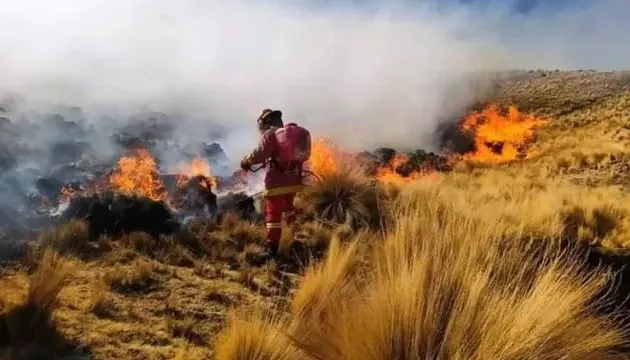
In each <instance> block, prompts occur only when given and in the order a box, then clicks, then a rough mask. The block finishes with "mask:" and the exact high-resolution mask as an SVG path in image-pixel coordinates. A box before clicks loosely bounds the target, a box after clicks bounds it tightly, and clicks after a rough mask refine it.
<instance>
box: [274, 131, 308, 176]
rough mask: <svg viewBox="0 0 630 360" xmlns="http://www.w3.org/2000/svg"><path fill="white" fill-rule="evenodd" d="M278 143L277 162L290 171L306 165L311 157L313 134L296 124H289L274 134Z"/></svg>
mask: <svg viewBox="0 0 630 360" xmlns="http://www.w3.org/2000/svg"><path fill="white" fill-rule="evenodd" d="M274 134H275V136H276V141H277V143H278V151H277V153H276V156H275V160H276V162H277V163H278V165H280V166H281V167H282V168H285V169H287V170H288V169H290V168H293V167H295V166H299V165H302V164H304V163H305V162H306V161H308V160H309V158H310V157H311V134H310V132H309V131H308V130H306V129H305V128H303V127H301V126H298V125H297V124H295V123H289V124H287V125H286V126H284V127H281V128H279V129H277V130H276V131H275V132H274Z"/></svg>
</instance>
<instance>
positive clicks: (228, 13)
mask: <svg viewBox="0 0 630 360" xmlns="http://www.w3.org/2000/svg"><path fill="white" fill-rule="evenodd" d="M627 14H630V1H628V0H574V1H568V0H547V1H543V0H538V1H536V2H535V3H534V2H533V0H503V1H502V0H439V1H437V0H386V1H376V0H361V1H359V0H354V1H352V0H348V1H342V0H335V1H322V0H318V1H315V0H256V1H253V0H179V1H169V0H90V1H84V0H58V1H56V2H55V3H54V6H53V5H51V2H50V1H48V0H21V1H15V0H0V79H2V81H0V93H19V94H22V95H23V96H25V97H26V98H28V99H30V100H31V101H33V102H37V103H39V102H43V103H55V102H62V103H68V104H74V105H77V106H81V107H82V108H83V109H85V110H86V111H88V110H89V111H90V112H91V114H92V115H91V116H92V117H93V118H94V119H95V120H94V121H99V120H96V119H99V116H98V115H102V114H112V113H119V112H122V113H124V112H125V111H137V110H138V109H151V110H155V111H164V112H169V113H177V114H181V115H182V117H183V120H182V121H181V126H180V127H179V133H178V134H179V135H178V136H180V139H179V140H181V141H198V140H202V139H204V138H205V137H207V136H208V135H207V134H208V133H209V132H210V131H211V129H212V128H213V127H216V126H217V124H219V123H220V124H221V125H228V126H229V127H230V128H232V129H233V131H232V136H231V137H230V138H229V139H227V140H226V142H227V144H226V147H227V148H228V151H229V153H230V154H234V156H235V157H238V156H240V155H242V154H245V153H246V151H248V150H250V148H251V146H252V144H253V143H255V141H256V136H257V134H256V131H255V128H254V126H253V123H254V121H255V118H256V116H258V114H259V113H260V111H261V110H262V109H263V108H267V107H269V108H276V109H281V110H283V113H284V114H285V117H286V118H287V119H288V120H291V121H296V122H298V123H301V124H304V125H305V126H307V127H308V128H309V129H312V131H313V132H314V133H316V134H320V135H325V136H328V137H331V138H333V139H334V140H336V141H338V142H340V143H343V145H345V146H347V147H350V148H357V149H359V148H374V147H376V146H385V145H388V146H395V147H415V148H418V147H422V148H427V149H432V148H435V146H436V144H435V136H434V130H435V128H436V127H437V126H438V125H439V124H440V123H441V122H443V121H444V119H448V118H450V117H453V116H458V115H460V114H461V112H462V110H463V109H466V108H467V106H468V105H470V103H471V102H474V101H475V100H478V98H479V97H482V96H483V94H484V92H485V91H486V90H487V89H488V86H489V81H490V79H489V78H487V77H484V76H480V75H479V74H481V73H487V72H491V71H494V70H505V69H538V68H544V69H593V68H594V69H600V70H612V69H624V68H630V47H628V46H627V44H628V42H629V40H630V22H628V21H627V20H626V18H627ZM288 120H287V121H288ZM348 134H351V135H350V136H349V135H348Z"/></svg>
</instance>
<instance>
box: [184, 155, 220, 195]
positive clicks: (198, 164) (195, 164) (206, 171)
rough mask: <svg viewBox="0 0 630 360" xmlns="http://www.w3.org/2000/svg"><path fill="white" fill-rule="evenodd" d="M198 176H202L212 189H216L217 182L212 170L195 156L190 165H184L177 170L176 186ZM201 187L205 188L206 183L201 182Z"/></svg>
mask: <svg viewBox="0 0 630 360" xmlns="http://www.w3.org/2000/svg"><path fill="white" fill-rule="evenodd" d="M198 175H202V176H204V177H205V178H206V179H208V181H209V183H210V186H211V187H212V189H216V188H217V180H216V178H215V177H214V175H213V174H212V169H211V168H210V165H209V164H208V163H207V162H206V161H205V160H204V159H202V158H201V156H199V155H197V156H196V157H195V158H194V159H193V160H192V161H191V162H190V163H188V164H185V165H184V166H182V167H181V168H180V169H179V176H178V177H177V186H179V187H181V186H183V185H184V184H185V183H186V182H187V181H188V180H189V179H191V178H193V177H195V176H198ZM201 186H203V187H205V186H206V183H205V182H202V183H201ZM212 189H210V190H212Z"/></svg>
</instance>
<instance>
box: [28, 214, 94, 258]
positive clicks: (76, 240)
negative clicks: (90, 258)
mask: <svg viewBox="0 0 630 360" xmlns="http://www.w3.org/2000/svg"><path fill="white" fill-rule="evenodd" d="M89 241H90V229H89V226H88V224H87V223H86V222H85V221H82V220H76V219H72V220H70V221H69V222H67V223H65V224H63V225H60V226H58V227H55V228H53V229H50V230H48V231H45V232H43V233H42V234H41V235H40V237H39V246H40V247H42V248H51V249H54V250H56V251H58V252H60V253H64V254H66V253H68V254H70V253H73V254H74V253H79V252H82V251H83V250H85V249H86V248H87V246H88V242H89Z"/></svg>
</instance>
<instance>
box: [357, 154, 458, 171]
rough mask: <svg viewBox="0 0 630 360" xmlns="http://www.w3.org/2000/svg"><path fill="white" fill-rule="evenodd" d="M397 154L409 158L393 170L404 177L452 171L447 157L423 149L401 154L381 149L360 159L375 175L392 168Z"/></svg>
mask: <svg viewBox="0 0 630 360" xmlns="http://www.w3.org/2000/svg"><path fill="white" fill-rule="evenodd" d="M397 154H404V155H405V157H406V158H407V160H406V161H405V162H403V163H401V164H397V165H396V167H395V168H392V170H393V171H395V172H396V173H397V174H398V175H400V176H402V177H408V176H410V175H411V174H413V173H417V172H421V171H430V170H433V171H440V172H448V171H451V170H452V168H451V166H450V165H449V163H448V158H447V157H446V156H443V155H439V154H435V153H432V152H426V151H424V150H422V149H418V150H415V151H413V152H404V153H399V152H397V151H396V150H394V149H391V148H380V149H377V150H375V151H373V152H367V151H366V152H362V153H361V154H360V157H361V158H362V159H363V160H364V161H365V162H366V163H367V164H368V173H370V174H375V173H376V169H378V168H380V167H387V166H390V167H391V166H392V165H391V163H392V160H393V159H394V157H395V156H396V155H397Z"/></svg>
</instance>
